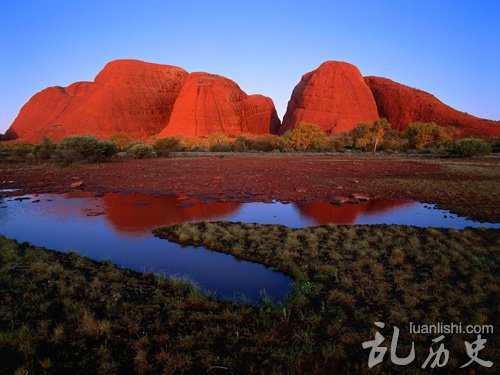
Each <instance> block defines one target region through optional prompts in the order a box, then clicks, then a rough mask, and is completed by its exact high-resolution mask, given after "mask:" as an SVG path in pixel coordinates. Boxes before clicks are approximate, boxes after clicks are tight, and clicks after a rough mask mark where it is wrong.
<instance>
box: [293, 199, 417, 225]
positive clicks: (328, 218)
mask: <svg viewBox="0 0 500 375" xmlns="http://www.w3.org/2000/svg"><path fill="white" fill-rule="evenodd" d="M407 204H408V202H406V201H395V200H375V201H370V202H364V203H356V204H346V205H343V206H336V205H334V204H331V203H328V202H313V203H306V204H303V205H298V209H299V211H300V213H301V214H302V215H304V216H306V217H309V218H311V219H312V220H314V222H315V223H316V224H318V225H326V224H353V223H355V222H356V219H357V218H358V217H359V216H360V215H362V214H365V215H373V214H380V213H382V212H387V211H390V210H392V209H393V208H396V207H401V206H404V205H407Z"/></svg>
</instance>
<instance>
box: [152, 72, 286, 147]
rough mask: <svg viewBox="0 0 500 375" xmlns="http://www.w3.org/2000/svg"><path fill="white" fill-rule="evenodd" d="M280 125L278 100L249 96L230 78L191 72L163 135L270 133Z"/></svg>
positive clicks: (161, 134) (161, 135)
mask: <svg viewBox="0 0 500 375" xmlns="http://www.w3.org/2000/svg"><path fill="white" fill-rule="evenodd" d="M279 126H280V122H279V119H278V116H277V114H276V110H275V108H274V103H273V101H272V100H271V99H270V98H267V97H265V96H262V95H250V96H249V95H247V94H245V92H244V91H243V90H241V89H240V87H239V86H238V85H237V84H236V83H235V82H233V81H231V80H230V79H228V78H225V77H222V76H219V75H215V74H209V73H201V72H200V73H191V74H190V75H189V76H188V78H187V79H186V82H185V83H184V85H183V87H182V90H181V91H180V93H179V97H178V98H177V101H176V102H175V106H174V109H173V112H172V116H171V117H170V121H169V122H168V124H167V125H166V127H165V128H164V129H163V130H162V132H161V133H160V135H159V137H160V138H161V137H166V136H171V135H178V134H183V135H190V136H207V135H209V134H211V133H225V134H227V135H234V136H237V135H240V134H243V133H251V134H268V133H270V132H271V133H272V132H276V131H277V129H278V128H279Z"/></svg>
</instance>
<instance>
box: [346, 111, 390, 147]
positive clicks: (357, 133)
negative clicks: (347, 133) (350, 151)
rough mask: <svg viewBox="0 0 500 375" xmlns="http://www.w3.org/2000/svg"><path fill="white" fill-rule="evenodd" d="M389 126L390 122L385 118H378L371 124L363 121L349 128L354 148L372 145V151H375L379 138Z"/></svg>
mask: <svg viewBox="0 0 500 375" xmlns="http://www.w3.org/2000/svg"><path fill="white" fill-rule="evenodd" d="M390 128H391V124H390V123H389V121H387V120H386V119H385V118H381V119H378V120H376V121H374V122H372V123H371V124H368V123H366V122H363V123H361V124H358V125H357V126H356V127H355V128H354V129H353V130H351V137H352V139H353V144H354V147H355V148H361V149H366V148H367V147H368V146H369V145H372V146H373V152H377V148H378V145H379V143H380V140H381V139H382V138H383V137H384V134H385V133H386V132H387V131H388V130H389V129H390Z"/></svg>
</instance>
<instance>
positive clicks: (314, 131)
mask: <svg viewBox="0 0 500 375" xmlns="http://www.w3.org/2000/svg"><path fill="white" fill-rule="evenodd" d="M283 141H284V144H285V146H286V147H289V148H293V149H294V150H302V151H309V150H321V149H323V148H325V147H326V146H327V145H328V136H327V135H326V134H325V132H324V131H323V130H321V128H320V127H319V126H317V125H315V124H310V123H307V122H301V123H300V124H299V126H297V127H296V128H295V129H293V130H292V131H289V132H287V133H285V135H283Z"/></svg>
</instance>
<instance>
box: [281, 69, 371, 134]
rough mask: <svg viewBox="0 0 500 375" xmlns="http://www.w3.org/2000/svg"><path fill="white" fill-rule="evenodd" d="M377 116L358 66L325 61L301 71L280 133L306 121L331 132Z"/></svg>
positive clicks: (348, 128)
mask: <svg viewBox="0 0 500 375" xmlns="http://www.w3.org/2000/svg"><path fill="white" fill-rule="evenodd" d="M378 117H379V116H378V112H377V106H376V104H375V100H374V99H373V95H372V93H371V91H370V89H369V87H368V86H367V85H366V83H365V81H364V80H363V76H362V75H361V73H360V72H359V70H358V68H356V67H355V66H354V65H351V64H348V63H345V62H337V61H327V62H325V63H323V64H321V65H320V66H319V68H317V69H316V70H313V71H312V72H309V73H306V74H304V75H303V76H302V79H301V81H300V82H299V84H298V85H297V86H295V89H294V90H293V92H292V96H291V98H290V101H289V102H288V108H287V111H286V114H285V117H284V118H283V125H282V127H281V129H280V133H282V134H283V133H285V132H287V131H289V130H292V129H293V128H295V127H296V126H297V125H299V124H300V123H301V122H309V123H313V124H316V125H318V126H319V127H320V128H321V129H323V130H324V131H325V132H326V133H328V134H333V133H338V132H340V131H343V130H351V129H352V128H354V127H355V126H356V125H357V124H358V123H360V122H372V121H374V120H376V119H378Z"/></svg>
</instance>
